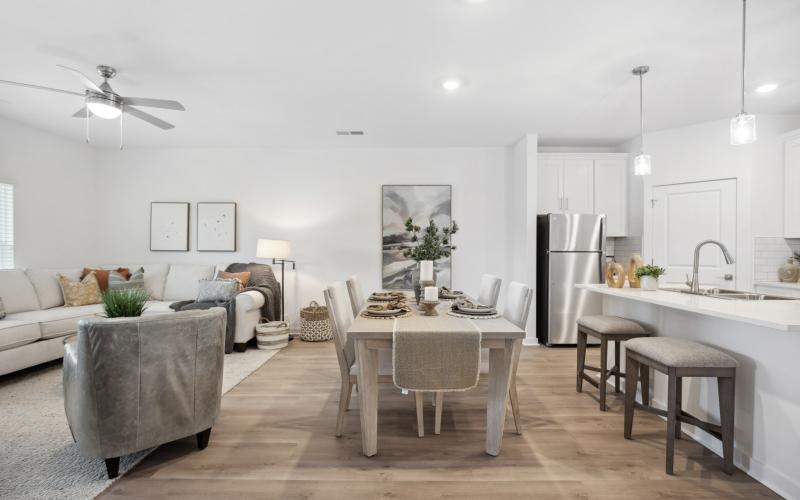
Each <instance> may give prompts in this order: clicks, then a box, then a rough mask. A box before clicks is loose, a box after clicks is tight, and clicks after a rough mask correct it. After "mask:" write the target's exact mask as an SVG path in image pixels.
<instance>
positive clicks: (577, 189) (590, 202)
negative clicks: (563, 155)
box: [562, 160, 594, 214]
mask: <svg viewBox="0 0 800 500" xmlns="http://www.w3.org/2000/svg"><path fill="white" fill-rule="evenodd" d="M562 172H563V177H562V179H563V180H562V185H563V193H564V195H563V198H564V200H563V203H564V205H563V206H564V211H565V212H568V213H578V214H593V213H594V161H593V160H564V168H563V171H562Z"/></svg>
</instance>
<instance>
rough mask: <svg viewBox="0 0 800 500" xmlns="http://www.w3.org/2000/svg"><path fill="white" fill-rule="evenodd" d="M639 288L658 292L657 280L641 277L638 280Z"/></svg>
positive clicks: (650, 277)
mask: <svg viewBox="0 0 800 500" xmlns="http://www.w3.org/2000/svg"><path fill="white" fill-rule="evenodd" d="M639 288H641V289H642V290H649V291H654V290H658V278H654V277H652V276H642V277H641V278H639Z"/></svg>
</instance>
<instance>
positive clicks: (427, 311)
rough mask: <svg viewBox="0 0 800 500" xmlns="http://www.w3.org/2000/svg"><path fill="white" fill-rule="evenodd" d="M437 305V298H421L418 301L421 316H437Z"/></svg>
mask: <svg viewBox="0 0 800 500" xmlns="http://www.w3.org/2000/svg"><path fill="white" fill-rule="evenodd" d="M438 305H439V301H438V300H431V301H427V300H423V301H420V303H419V306H420V307H421V308H422V315H423V316H438V315H439V312H438V311H436V306H438Z"/></svg>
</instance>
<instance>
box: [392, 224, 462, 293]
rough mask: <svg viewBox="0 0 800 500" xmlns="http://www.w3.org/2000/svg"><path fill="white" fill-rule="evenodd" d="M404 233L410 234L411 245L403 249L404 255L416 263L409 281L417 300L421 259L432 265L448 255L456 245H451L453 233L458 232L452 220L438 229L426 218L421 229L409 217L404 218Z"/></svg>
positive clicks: (434, 278) (434, 277)
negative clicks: (424, 226) (425, 225)
mask: <svg viewBox="0 0 800 500" xmlns="http://www.w3.org/2000/svg"><path fill="white" fill-rule="evenodd" d="M405 226H406V233H408V234H410V235H411V238H410V239H411V243H412V245H411V246H409V247H407V248H406V249H405V250H403V255H404V256H405V257H408V258H411V259H414V260H415V261H416V262H417V265H416V266H415V267H414V268H413V269H412V271H411V283H412V286H413V287H414V294H415V295H416V296H417V301H419V294H420V286H419V281H420V269H419V267H420V265H419V263H420V262H422V261H431V262H433V264H434V266H435V263H436V261H437V260H439V259H441V258H442V257H449V256H450V255H451V253H452V252H453V250H455V249H456V247H455V246H454V245H453V235H454V234H456V233H457V232H458V224H457V223H456V221H453V222H452V223H451V224H450V226H448V227H444V228H441V230H440V229H439V226H437V225H436V223H435V222H434V221H433V219H428V227H426V228H425V230H424V231H423V229H422V228H421V227H420V226H417V225H416V224H414V219H412V218H411V217H409V218H408V219H407V220H406V224H405ZM420 232H422V235H421V236H420ZM433 273H434V274H433V282H434V283H435V282H436V270H435V267H434V271H433Z"/></svg>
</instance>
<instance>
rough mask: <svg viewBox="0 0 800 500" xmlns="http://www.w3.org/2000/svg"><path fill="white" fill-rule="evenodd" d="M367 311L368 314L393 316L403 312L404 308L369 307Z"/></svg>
mask: <svg viewBox="0 0 800 500" xmlns="http://www.w3.org/2000/svg"><path fill="white" fill-rule="evenodd" d="M366 311H367V314H370V315H372V316H393V315H395V314H400V313H402V312H403V310H402V309H370V308H369V307H367V309H366Z"/></svg>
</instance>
